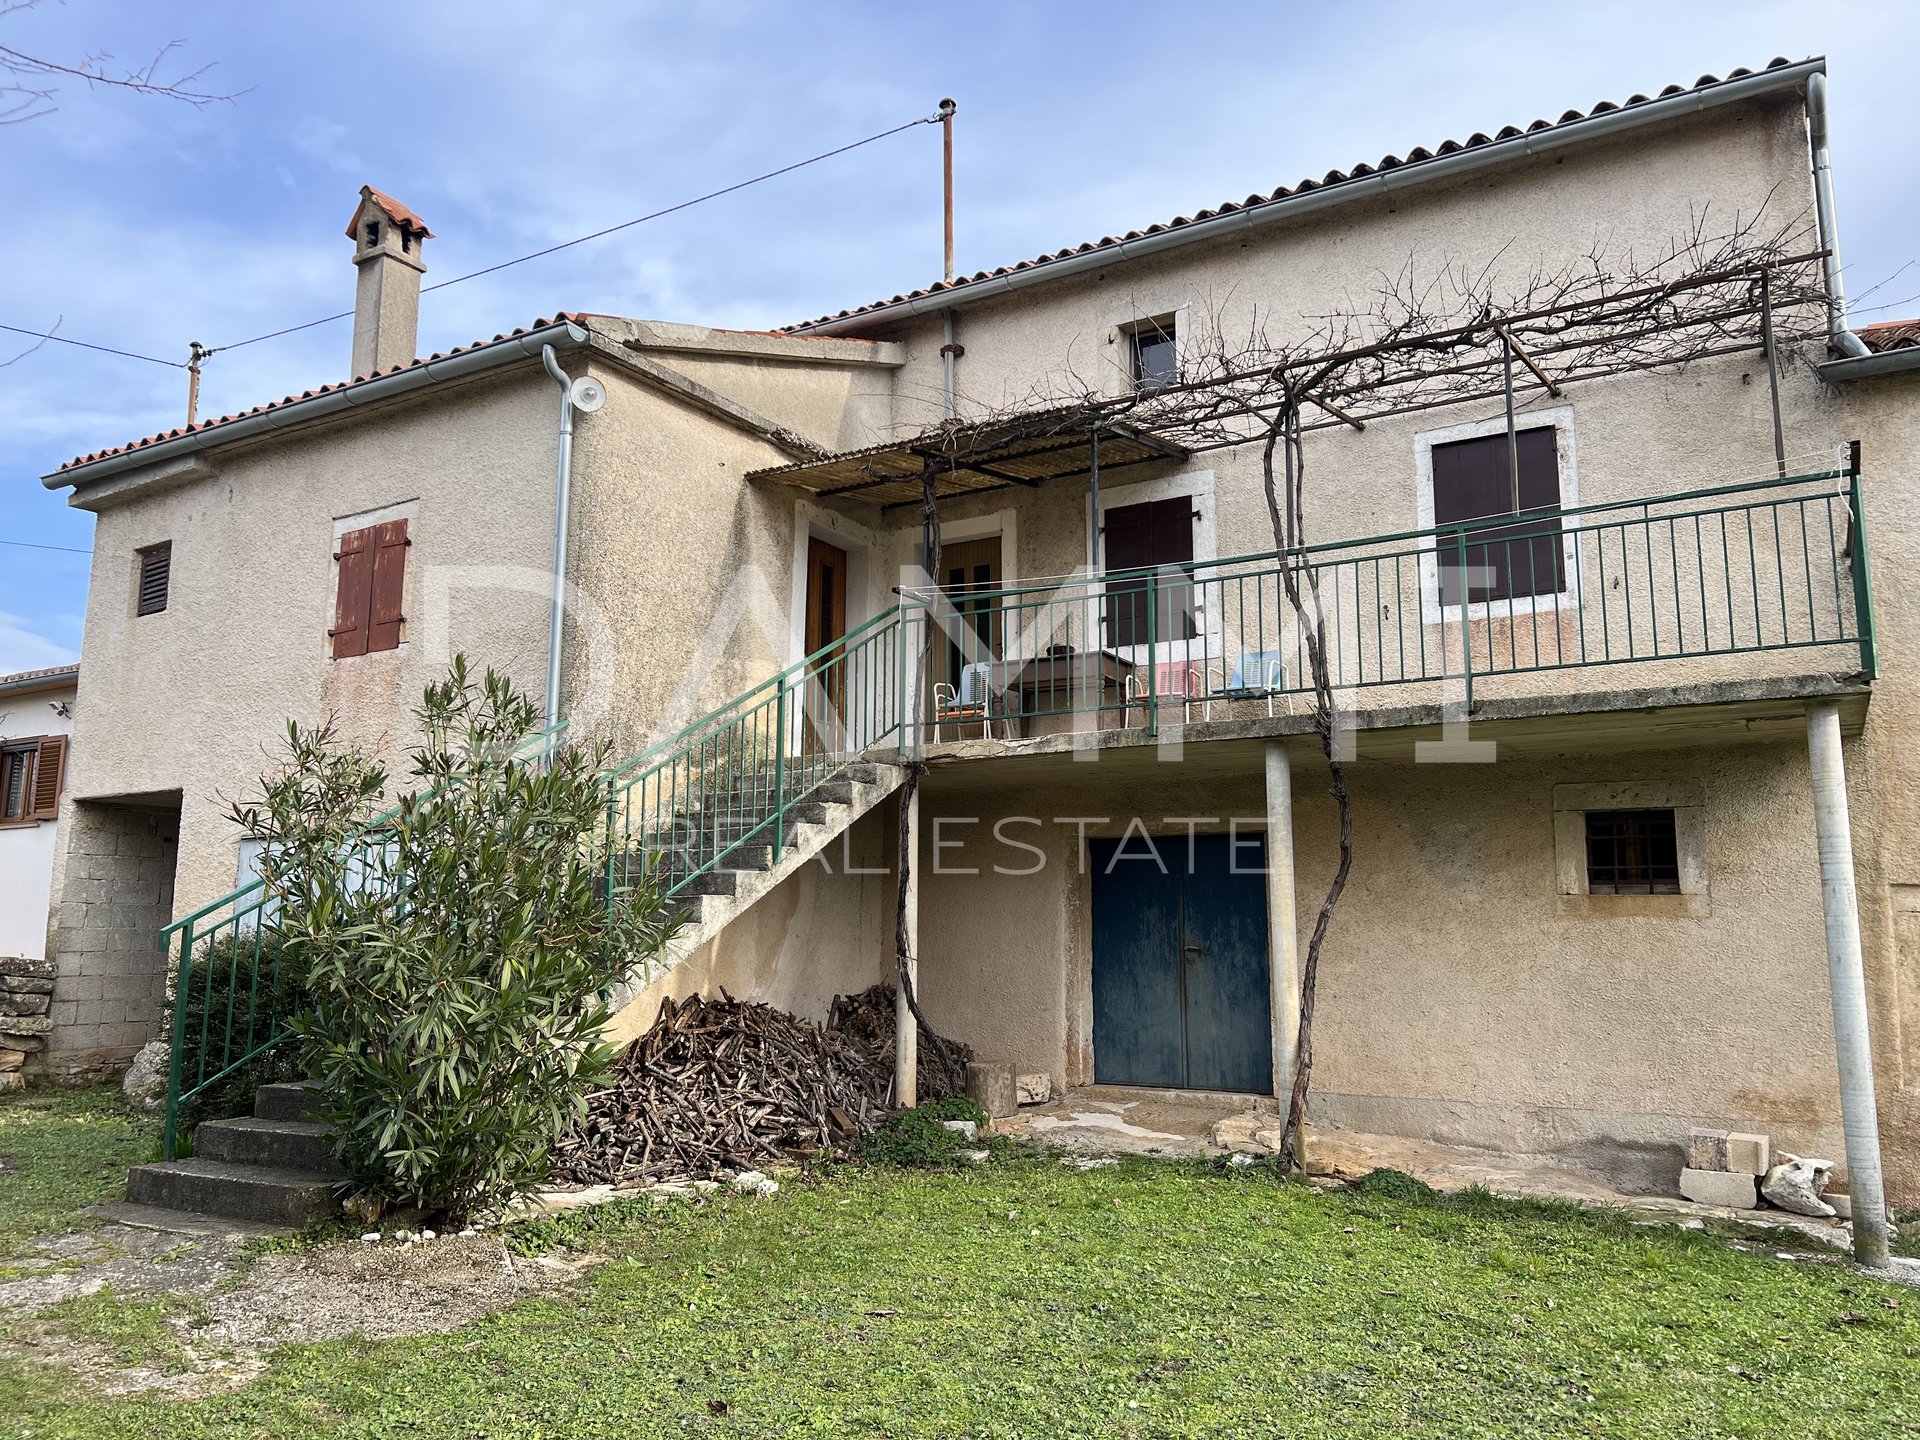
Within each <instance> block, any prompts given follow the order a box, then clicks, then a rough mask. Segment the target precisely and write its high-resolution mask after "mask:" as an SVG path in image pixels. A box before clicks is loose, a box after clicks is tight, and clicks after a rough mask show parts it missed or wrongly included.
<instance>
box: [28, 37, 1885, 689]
mask: <svg viewBox="0 0 1920 1440" xmlns="http://www.w3.org/2000/svg"><path fill="white" fill-rule="evenodd" d="M1469 14H1470V16H1471V18H1464V19H1463V18H1461V17H1462V16H1463V15H1469ZM376 16H377V22H376V21H375V19H373V18H372V17H376ZM174 40H178V41H180V42H181V45H180V49H179V50H178V52H176V58H175V60H170V61H169V62H168V63H169V64H170V65H171V66H172V69H171V70H170V71H169V72H168V73H170V74H173V75H180V74H184V73H185V72H187V71H190V70H192V69H194V68H196V67H199V66H201V65H207V66H210V67H211V68H210V69H208V70H207V72H206V73H205V74H204V75H202V76H201V77H200V79H199V80H198V81H196V82H194V83H195V85H196V87H198V88H205V89H209V90H213V91H221V92H227V91H231V92H238V93H237V95H236V98H235V99H234V100H233V101H232V102H231V103H223V104H215V105H210V106H207V107H205V108H200V109H195V108H191V107H188V106H183V105H178V104H172V103H169V102H167V101H165V100H158V99H145V98H141V97H138V96H134V95H129V94H126V93H124V92H119V91H112V90H106V89H99V88H95V89H89V88H88V87H86V86H85V85H82V84H78V83H67V84H64V85H62V86H61V87H60V92H59V94H58V95H57V97H56V98H55V100H54V102H53V108H52V109H51V112H50V113H46V114H43V115H41V116H40V117H39V118H36V119H32V120H29V121H26V122H25V123H19V124H12V125H4V126H0V175H4V177H5V181H4V187H5V188H4V193H5V195H6V198H7V201H8V203H7V205H6V214H7V223H6V224H5V225H4V226H0V324H5V325H12V326H18V327H21V328H24V329H44V328H46V327H50V326H53V325H55V324H56V322H57V324H58V327H59V328H58V333H59V334H60V335H62V336H65V337H69V338H71V339H75V340H84V341H90V342H94V343H96V344H102V345H108V346H112V347H115V348H119V349H125V350H131V351H135V352H139V353H141V354H145V355H151V356H159V357H165V358H172V359H183V358H184V357H185V353H186V349H187V343H188V342H189V341H191V340H201V341H203V342H205V343H207V344H209V345H221V344H226V343H230V342H232V341H235V340H241V339H244V338H246V337H248V336H252V335H257V334H261V333H263V332H266V331H269V330H274V329H278V328H280V327H282V326H286V325H293V324H298V323H300V322H302V321H307V320H312V319H316V318H318V317H320V316H324V315H330V314H333V313H334V312H336V311H338V310H340V309H342V308H343V307H347V306H350V305H351V304H352V282H353V274H352V269H351V265H350V263H349V255H350V250H351V247H350V245H349V243H348V241H347V240H346V239H345V237H344V236H343V235H342V234H341V229H342V227H343V226H344V225H345V223H346V221H347V218H348V216H349V214H350V213H351V211H352V208H353V203H354V200H355V197H356V191H357V189H358V187H359V186H360V184H361V183H362V182H371V183H373V184H375V185H378V186H380V187H381V188H382V189H385V190H387V191H389V192H391V193H393V194H395V195H397V196H399V197H400V198H401V199H403V200H405V201H406V202H407V203H408V204H410V205H412V206H413V207H414V209H415V210H417V211H418V212H419V213H420V214H421V215H423V216H424V217H425V218H426V220H427V221H428V223H429V224H430V225H431V226H432V227H433V229H434V231H435V233H436V235H437V236H438V237H439V238H437V239H436V240H435V241H434V242H433V243H432V246H431V248H430V250H429V252H428V259H429V263H430V265H431V267H432V269H431V273H430V274H429V276H428V277H427V278H428V282H429V283H431V282H432V281H434V280H435V279H444V278H447V277H449V276H453V275H458V274H462V273H465V272H467V271H470V270H475V269H479V268H481V267H482V266H485V265H488V264H492V263H495V262H497V261H499V260H503V259H507V258H510V257H512V256H516V255H521V254H525V253H527V252H529V251H532V250H536V249H539V248H541V247H542V246H546V245H550V244H553V243H555V242H557V241H560V240H563V239H568V238H571V237H573V236H576V235H580V234H583V233H585V232H588V231H591V230H595V229H599V228H601V227H603V226H606V225H609V224H614V223H617V222H619V221H622V220H626V219H630V218H632V217H634V216H636V215H640V214H643V213H645V212H647V211H650V210H654V209H658V208H660V207H662V206H664V205H669V204H672V203H674V202H677V201H680V200H684V199H687V198H690V197H692V196H695V195H698V194H701V193H702V192H705V191H708V190H712V189H716V188H718V187H720V186H722V185H726V184H730V183H732V182H734V181H737V180H741V179H745V178H747V177H749V176H752V175H756V174H759V173H761V172H764V171H767V170H771V169H774V168H776V167H778V166H781V165H785V164H789V163H791V162H792V161H795V160H799V159H803V158H805V157H807V156H809V155H813V154H816V153H818V152H820V151H823V150H827V149H831V148H833V147H835V146H837V145H841V144H844V143H846V142H847V141H850V140H854V139H858V138H860V137H862V136H865V135H870V134H873V133H875V132H877V131H880V130H884V129H887V128H888V127H890V126H893V125H896V124H899V123H900V122H902V121H905V120H908V119H911V118H913V117H915V116H918V115H924V114H927V113H929V112H931V111H932V110H933V109H934V107H935V105H936V104H937V102H938V101H939V99H940V97H942V96H943V95H952V96H954V97H956V98H957V99H958V101H959V103H960V119H959V139H958V149H959V158H958V166H957V168H958V182H957V189H958V196H959V199H958V209H959V252H960V265H961V268H962V269H963V270H971V269H976V268H980V267H983V266H989V265H993V264H997V263H1001V262H1004V261H1009V260H1014V259H1019V258H1021V257H1024V256H1028V255H1032V254H1035V253H1038V252H1039V251H1042V250H1050V249H1054V248H1058V247H1059V246H1061V245H1064V244H1069V243H1075V242H1078V241H1080V240H1083V239H1088V238H1093V237H1097V236H1099V235H1101V234H1104V233H1108V232H1111V231H1116V230H1124V229H1127V228H1131V227H1134V226H1139V225H1144V224H1146V223H1148V222H1150V221H1153V220H1156V219H1165V218H1168V217H1170V216H1172V215H1175V214H1178V213H1184V212H1190V211H1192V210H1194V209H1196V208H1198V207H1200V206H1203V205H1208V204H1214V203H1217V202H1219V201H1220V200H1222V199H1226V198H1229V197H1232V198H1238V197H1242V196H1245V195H1246V194H1247V193H1249V192H1250V191H1255V190H1267V189H1271V188H1272V187H1274V186H1275V185H1278V184H1283V183H1292V182H1293V181H1296V180H1298V179H1299V178H1300V177H1301V176H1303V175H1309V174H1310V175H1316V176H1317V175H1320V174H1323V173H1324V172H1325V171H1327V170H1328V169H1331V168H1333V167H1335V166H1339V167H1342V168H1345V167H1347V166H1350V165H1352V164H1353V163H1355V162H1356V161H1360V160H1369V161H1370V160H1374V159H1377V158H1378V157H1379V156H1381V155H1382V154H1385V153H1388V152H1397V153H1405V152H1406V151H1407V150H1408V149H1411V148H1412V147H1413V146H1414V145H1418V144H1426V145H1428V146H1430V147H1431V146H1433V145H1435V144H1437V143H1438V142H1439V141H1440V140H1441V139H1444V138H1446V137H1448V136H1454V137H1461V138H1464V137H1465V136H1466V135H1468V134H1470V133H1471V132H1473V131H1474V130H1485V131H1487V132H1489V133H1491V132H1493V131H1494V130H1496V129H1497V128H1499V126H1501V125H1503V124H1506V123H1508V122H1514V123H1518V124H1521V125H1525V124H1526V123H1527V122H1529V121H1531V120H1533V119H1534V118H1536V117H1539V116H1545V117H1547V118H1549V119H1551V118H1553V117H1556V116H1558V115H1559V114H1560V113H1561V112H1562V111H1564V110H1566V109H1568V108H1569V107H1578V108H1582V109H1584V108H1586V107H1588V106H1590V105H1592V104H1593V103H1594V102H1595V101H1598V100H1601V99H1615V100H1620V99H1624V98H1625V97H1626V96H1628V95H1629V94H1632V93H1633V92H1635V91H1645V92H1648V93H1652V92H1654V91H1656V90H1658V89H1659V88H1660V87H1661V86H1663V85H1666V84H1668V83H1670V82H1675V81H1677V82H1679V83H1682V84H1690V83H1692V82H1693V81H1694V79H1695V78H1696V77H1698V76H1700V75H1701V74H1703V73H1707V72H1711V73H1714V74H1718V75H1724V74H1725V73H1726V72H1727V71H1728V70H1730V69H1732V68H1734V67H1735V66H1739V65H1746V66H1750V67H1755V68H1758V67H1759V66H1761V65H1764V64H1765V63H1766V62H1767V60H1768V59H1770V58H1771V57H1773V56H1775V55H1786V56H1789V57H1791V58H1794V59H1799V58H1802V57H1805V56H1807V55H1813V54H1824V55H1826V56H1827V57H1828V58H1829V72H1830V74H1831V76H1832V80H1833V90H1832V107H1833V120H1834V132H1835V163H1836V167H1837V173H1838V182H1837V184H1838V194H1839V204H1840V216H1841V234H1842V237H1843V240H1844V244H1845V257H1846V261H1847V269H1848V275H1849V280H1848V288H1849V290H1850V292H1852V293H1853V294H1855V295H1856V296H1857V295H1859V294H1860V293H1861V292H1864V291H1866V290H1868V289H1869V288H1870V287H1872V286H1874V285H1876V284H1880V282H1886V283H1884V284H1880V288H1879V289H1878V290H1876V291H1875V292H1874V293H1873V294H1872V295H1871V296H1870V297H1869V298H1867V299H1866V300H1865V301H1864V302H1863V304H1864V305H1866V306H1883V305H1884V306H1889V307H1890V308H1887V309H1884V310H1881V311H1880V312H1879V313H1878V314H1874V315H1866V316H1862V317H1861V318H1862V319H1874V318H1891V317H1892V316H1894V315H1898V314H1905V313H1911V312H1913V311H1920V299H1914V297H1915V296H1916V295H1917V294H1920V264H1914V263H1913V262H1914V261H1915V259H1916V257H1917V256H1920V240H1916V239H1915V238H1914V237H1915V236H1916V235H1920V184H1916V183H1915V182H1916V178H1917V177H1916V173H1915V172H1916V166H1915V162H1914V160H1913V158H1912V154H1913V152H1912V145H1911V140H1912V135H1911V132H1910V130H1908V129H1907V127H1909V126H1910V125H1911V123H1912V119H1911V105H1910V96H1911V88H1912V63H1913V56H1914V55H1915V54H1916V53H1920V6H1913V5H1910V4H1906V3H1886V4H1866V3H1859V4H1845V3H1837V0H1829V3H1825V4H1819V5H1816V4H1812V3H1809V0H1800V3H1772V4H1766V3H1747V4H1737V5H1736V4H1713V3H1688V0H1663V3H1655V4H1642V3H1627V0H1612V3H1609V4H1606V5H1591V6H1579V7H1572V6H1569V7H1543V6H1541V5H1539V4H1537V3H1531V4H1525V5H1517V4H1516V5H1503V4H1492V5H1482V6H1479V7H1473V8H1471V9H1470V11H1461V10H1460V9H1458V7H1447V6H1435V5H1431V4H1425V3H1420V4H1404V5H1401V4H1343V5H1340V6H1320V5H1314V6H1308V5H1304V4H1299V5H1296V4H1291V3H1288V4H1282V3H1277V0H1274V3H1266V4H1248V3H1227V0H1221V3H1212V4H1206V5H1193V4H1188V5H1170V4H1166V3H1164V0H1161V3H1144V0H1104V3H1101V4H1098V5H1079V4H1070V3H1065V0H1058V3H1039V0H1019V3H1007V4H989V3H978V0H950V3H948V4H945V5H940V6H931V5H930V6H908V5H901V4H898V3H887V4H879V3H876V4H856V3H830V0H808V3H799V0H796V3H792V4H784V5H783V4H772V3H766V4H755V3H703V4H698V5H689V4H686V3H684V0H681V3H672V4H652V3H620V4H569V5H532V4H526V3H512V0H386V3H384V4H380V5H365V4H354V5H315V4H300V5H295V4H266V3H262V0H196V3H191V4H188V3H173V0H71V3H67V4H60V3H55V0H45V3H43V4H41V5H40V6H39V7H38V8H35V9H30V10H28V11H25V12H23V13H13V14H9V15H7V16H5V18H0V45H5V46H8V47H11V48H13V49H15V50H19V51H24V52H27V53H29V54H33V55H38V56H42V57H45V58H48V59H52V60H56V61H59V62H62V63H69V64H70V63H76V62H78V61H80V60H81V59H83V58H84V57H86V56H88V55H91V54H96V53H99V52H107V53H110V54H111V55H112V56H113V57H114V60H115V62H117V63H119V64H121V65H122V66H131V65H135V64H139V63H141V62H144V61H145V60H147V59H148V58H150V57H151V56H152V55H153V54H154V53H156V52H157V51H158V50H159V49H160V48H161V47H162V46H164V45H165V44H167V43H168V42H169V41H174ZM1903 117H1904V118H1903ZM939 263H940V233H939V139H938V134H937V131H936V129H935V128H934V127H931V126H922V127H918V128H916V129H913V130H909V131H907V132H906V133H904V134H902V135H898V136H895V137H893V138H891V139H889V140H885V141H882V142H880V143H878V144H875V145H870V146H867V147H865V148H863V149H861V150H859V151H857V152H856V153H853V154H850V155H846V156H842V157H840V158H838V159H835V160H831V161H828V162H825V163H823V164H821V165H817V166H813V167H809V168H807V169H805V170H803V171H800V172H798V173H796V174H793V175H789V176H786V177H784V178H782V179H779V180H775V181H772V182H769V183H767V184H765V185H760V186H756V187H753V188H751V189H749V190H746V191H744V192H742V193H739V194H735V195H731V196H728V197H726V198H724V199H722V200H718V201H714V202H712V203H709V204H706V205H702V206H699V207H697V208H695V209H693V210H690V211H687V212H684V213H681V214H678V215H674V216H671V217H669V218H667V219H664V220H661V221H658V222H655V223H652V224H648V225H644V226H640V227H637V228H635V229H632V230H628V231H625V232H623V233H621V234H620V235H618V236H614V237H610V238H608V239H606V240H602V241H598V242H595V243H593V244H590V245H585V246H581V247H579V248H577V249H575V250H572V251H569V252H567V253H566V254H565V255H561V256H556V257H553V258H551V259H547V260H541V261H536V262H534V263H531V264H528V265H523V266H519V267H516V268H514V269H511V270H508V271H506V272H504V273H502V274H499V275H494V276H489V277H486V278H484V279H479V280H474V281H472V282H470V283H467V284H462V285H459V286H455V287H454V288H452V289H449V290H446V291H442V292H440V293H438V294H434V295H430V296H428V297H427V298H426V300H425V302H424V303H423V313H422V316H421V337H420V338H421V349H422V352H423V353H425V352H429V351H432V350H436V349H444V348H447V347H449V346H452V345H456V344H461V343H464V342H467V341H470V340H472V339H474V338H476V337H480V336H484V335H491V334H493V333H494V332H496V331H498V330H501V329H505V328H509V327H511V326H513V325H515V324H519V323H523V322H525V321H527V320H529V319H531V318H533V317H534V316H536V315H547V314H551V313H552V312H553V311H554V310H556V309H587V310H603V311H610V312H614V313H619V314H626V315H636V316H647V317H656V318H666V319H675V320H692V321H701V322H706V323H710V324H717V325H736V326H750V327H767V326H773V325H778V324H784V323H788V322H791V321H794V320H799V319H804V318H807V317H810V316H813V315H817V314H820V313H822V312H825V311H828V310H834V309H839V308H840V307H842V306H845V305H849V304H855V303H858V302H861V301H864V300H869V299H872V298H875V297H877V296H880V295H885V294H891V293H893V292H894V291H896V290H900V289H905V288H909V287H911V286H914V285H917V284H922V283H925V282H926V281H927V280H930V279H933V278H935V277H936V276H937V274H938V269H939ZM1903 266H1911V268H1908V269H1906V270H1905V272H1904V273H1900V272H1901V268H1902V267H1903ZM1890 277H1891V278H1890ZM1907 302H1911V304H1910V305H1908V304H1907ZM1903 306H1905V307H1906V308H1903ZM348 338H349V337H348V327H347V325H346V324H345V323H343V322H340V323H334V324H330V325H323V326H319V327H317V328H314V329H311V330H307V331H304V332H302V333H300V334H298V335H293V336H289V337H286V338H285V339H282V340H276V341H272V342H269V343H265V344H260V345H255V346H251V347H249V348H247V349H244V350H239V351H235V352H233V353H232V354H229V355H225V356H218V357H215V358H214V359H213V360H211V361H210V362H208V366H207V373H206V380H205V386H204V391H203V396H202V409H203V413H204V412H213V413H223V412H225V411H227V410H231V409H237V408H240V407H243V406H246V405H251V404H256V403H258V402H260V401H262V400H267V399H274V398H278V397H279V396H281V395H283V394H286V393H288V392H289V391H295V390H299V389H302V388H305V387H306V386H309V385H313V384H317V383H320V382H324V381H329V380H336V379H340V378H343V377H344V375H345V373H346V370H347V354H348ZM31 343H32V342H31V341H26V340H21V339H20V337H18V336H13V335H7V334H5V333H4V332H0V361H5V360H7V359H9V358H11V357H13V356H15V355H17V354H18V353H19V351H20V350H21V349H23V348H24V347H25V346H26V345H29V344H31ZM185 388H186V387H185V376H184V374H183V373H182V372H181V371H179V370H176V369H168V368H165V367H163V366H159V365H154V364H149V363H143V362H141V361H137V360H126V359H119V358H115V357H112V356H107V355H101V354H97V353H94V352H90V351H86V350H81V349H78V348H75V347H72V346H69V345H63V344H57V343H56V344H47V345H43V346H41V347H40V348H39V349H38V350H37V351H35V352H34V353H32V354H30V355H25V356H23V357H21V358H19V359H17V360H15V361H14V363H12V364H10V365H5V366H4V367H0V484H3V485H4V486H5V487H6V488H5V490H4V492H0V493H4V496H5V500H6V503H5V505H4V506H0V541H5V542H13V543H5V544H0V673H4V672H7V671H11V670H17V669H25V668H29V667H34V666H40V665H50V664H59V663H62V662H64V661H67V660H70V659H72V658H73V657H74V656H75V655H76V654H77V653H78V651H79V647H80V632H81V616H82V613H83V609H84V605H85V599H86V580H87V557H86V555H85V554H83V553H74V552H76V551H84V550H86V549H87V547H88V546H89V545H90V544H91V540H92V528H93V527H92V518H91V517H90V516H88V515H86V514H84V513H82V512H78V511H73V510H70V509H68V508H67V507H66V505H65V502H64V497H63V495H62V493H60V492H50V491H47V490H45V489H44V488H43V487H42V486H41V485H40V483H39V479H38V477H39V476H40V475H41V474H43V473H44V472H46V471H48V470H51V469H53V468H54V467H55V466H57V465H58V464H59V463H60V462H62V461H63V460H66V459H68V458H70V457H71V456H73V455H74V454H76V453H79V452H81V451H84V450H89V449H95V448H99V447H101V446H105V445H111V444H116V443H119V442H122V441H124V440H127V439H130V438H132V437H134V436H137V435H142V434H146V433H150V432H152V431H155V430H158V429H163V428H166V427H168V426H171V425H175V424H178V423H179V422H180V420H181V419H182V418H183V416H184V411H185ZM22 542H24V543H22ZM29 545H32V546H53V547H70V548H68V549H36V548H28V547H29Z"/></svg>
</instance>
